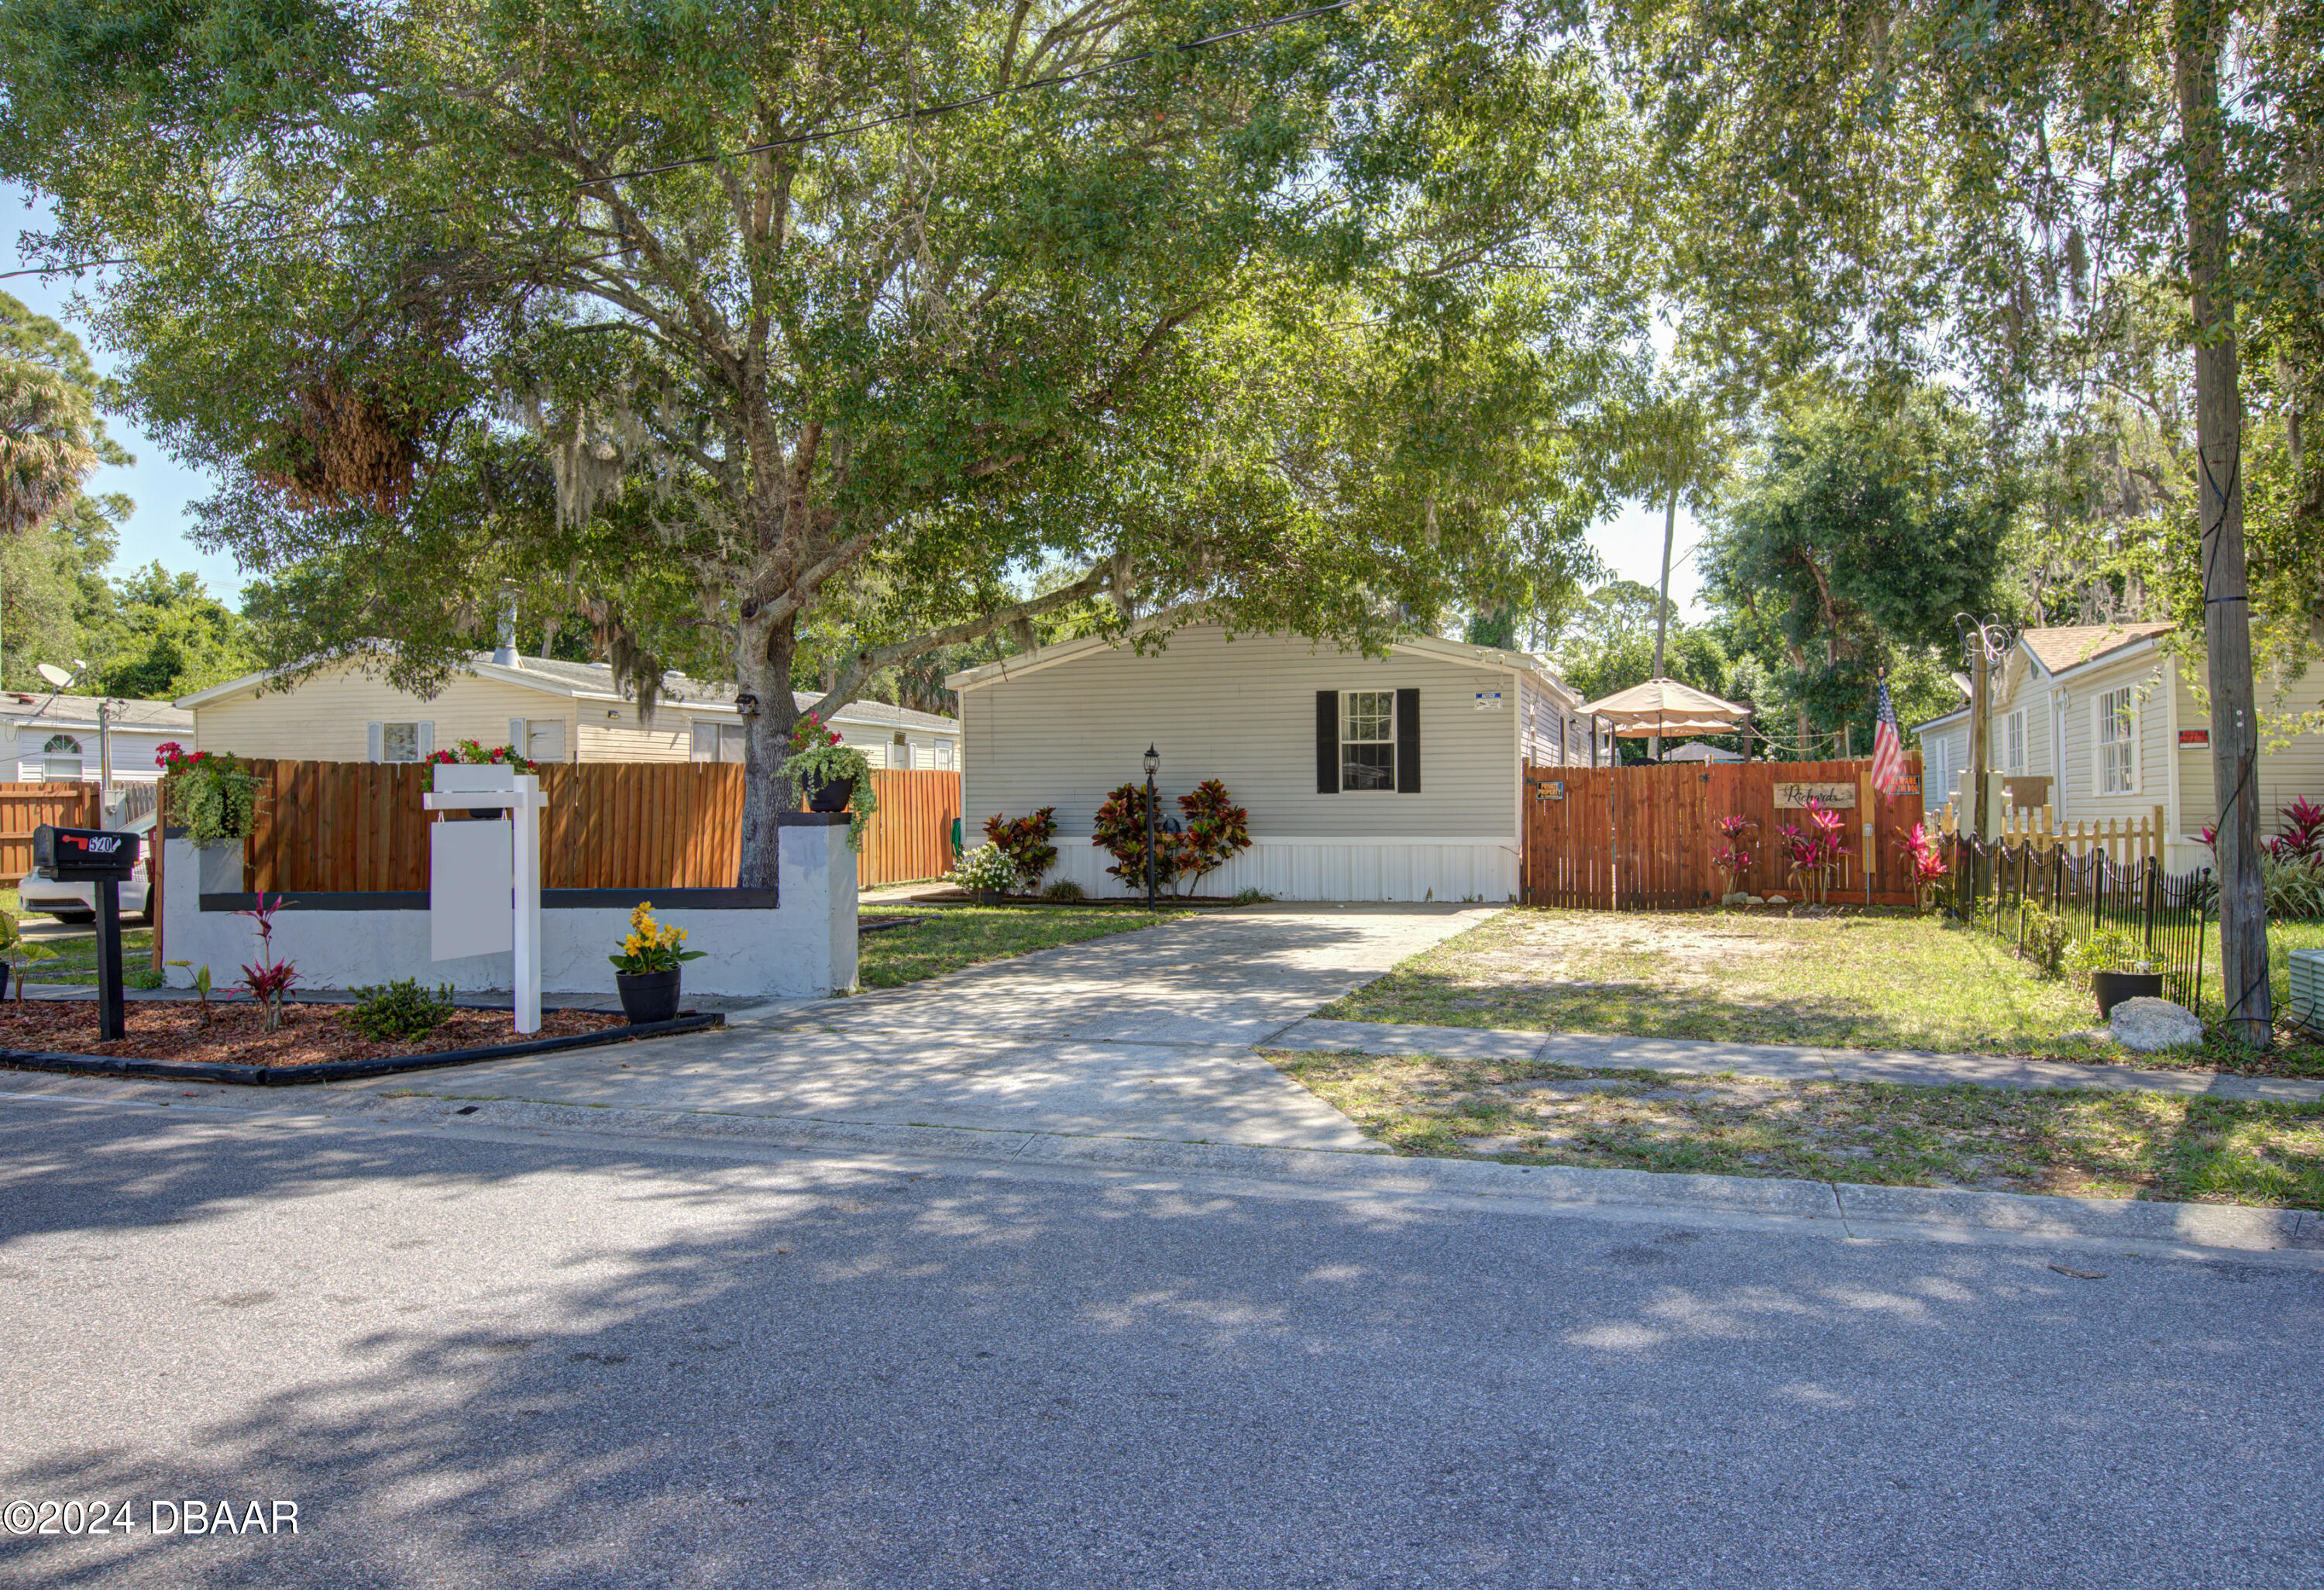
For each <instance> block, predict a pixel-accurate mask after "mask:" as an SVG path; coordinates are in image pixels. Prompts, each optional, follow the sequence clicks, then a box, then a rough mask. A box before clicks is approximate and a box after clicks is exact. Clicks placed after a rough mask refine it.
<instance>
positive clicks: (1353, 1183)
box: [444, 1100, 2324, 1251]
mask: <svg viewBox="0 0 2324 1590" xmlns="http://www.w3.org/2000/svg"><path fill="white" fill-rule="evenodd" d="M444 1108H445V1110H446V1111H447V1112H448V1110H449V1109H450V1108H451V1103H449V1102H447V1103H446V1104H445V1105H444ZM467 1119H468V1120H470V1121H472V1122H474V1123H475V1124H478V1125H493V1126H500V1127H504V1128H512V1129H516V1130H534V1131H555V1132H587V1133H590V1134H592V1135H599V1136H614V1137H623V1138H643V1139H657V1140H662V1141H674V1142H697V1143H703V1144H717V1145H724V1146H733V1147H742V1146H749V1147H756V1148H764V1149H778V1150H796V1151H807V1152H816V1151H822V1152H832V1151H839V1152H855V1153H881V1154H904V1155H917V1156H927V1157H931V1158H936V1159H944V1160H977V1161H986V1162H991V1163H996V1164H1004V1165H1019V1166H1023V1167H1027V1168H1032V1167H1052V1168H1056V1169H1066V1168H1074V1167H1078V1168H1083V1169H1096V1170H1120V1171H1127V1172H1142V1173H1149V1174H1151V1173H1165V1174H1168V1173H1176V1174H1182V1175H1198V1176H1206V1177H1228V1178H1234V1179H1243V1180H1250V1181H1259V1182H1273V1183H1278V1184H1287V1185H1295V1186H1298V1187H1302V1188H1322V1189H1335V1190H1342V1191H1351V1192H1376V1193H1382V1194H1394V1195H1399V1196H1411V1195H1415V1194H1420V1195H1427V1194H1439V1195H1451V1196H1459V1197H1484V1198H1508V1199H1515V1200H1521V1201H1524V1202H1526V1203H1530V1204H1535V1205H1544V1206H1570V1207H1607V1208H1615V1207H1619V1208H1630V1209H1655V1210H1669V1211H1673V1212H1680V1211H1699V1212H1720V1213H1726V1214H1731V1215H1743V1216H1771V1217H1776V1218H1782V1219H1790V1220H1799V1221H1806V1222H1816V1223H1828V1224H1829V1225H1831V1226H1832V1227H1834V1228H1838V1229H1847V1228H1851V1227H1853V1226H1856V1225H1877V1226H1879V1227H1880V1228H1882V1230H1884V1231H1891V1232H1893V1231H1895V1230H1897V1229H1899V1228H1913V1229H1918V1230H1923V1231H1925V1232H1927V1233H1929V1234H1934V1235H1948V1234H1950V1235H1961V1236H1968V1235H1976V1234H1983V1235H2003V1236H2011V1237H2024V1238H2040V1239H2051V1238H2061V1237H2071V1238H2083V1239H2095V1240H2099V1241H2107V1242H2116V1241H2128V1242H2138V1243H2165V1244H2177V1245H2180V1246H2183V1247H2188V1248H2224V1249H2236V1250H2243V1251H2270V1250H2285V1249H2300V1250H2312V1251H2324V1215H2319V1214H2317V1213H2314V1212H2304V1211H2301V1210H2297V1209H2265V1208H2251V1207H2246V1206H2236V1205H2221V1204H2169V1203H2153V1202H2144V1201H2141V1200H2136V1199H2116V1198H2070V1197H2054V1196H2049V1195H2043V1194H2029V1193H1988V1192H1971V1191H1964V1190H1957V1189H1952V1188H1901V1187H1873V1186H1867V1185H1863V1184H1859V1183H1855V1182H1837V1183H1835V1182H1826V1181H1794V1180H1788V1179H1779V1178H1774V1177H1750V1176H1697V1175H1682V1174H1677V1173H1670V1172H1662V1171H1653V1170H1619V1169H1606V1170H1599V1169H1582V1168H1580V1167H1574V1166H1563V1165H1531V1166H1528V1165H1505V1164H1502V1163H1499V1161H1496V1160H1425V1159H1403V1158H1398V1157H1397V1156H1394V1155H1391V1154H1388V1153H1351V1152H1340V1151H1331V1150H1324V1149H1288V1148H1269V1147H1264V1146H1258V1145H1251V1144H1243V1143H1218V1142H1163V1141H1157V1140H1151V1139H1142V1138H1118V1137H1066V1136H1061V1135H1057V1134H1055V1133H1049V1132H982V1131H973V1130H968V1129H964V1128H961V1127H954V1126H915V1125H890V1124H884V1123H871V1122H841V1121H820V1120H813V1119H807V1118H800V1117H790V1116H764V1115H719V1114H695V1113H679V1112H672V1113H663V1112H658V1111H648V1110H631V1109H619V1108H605V1107H598V1106H593V1105H549V1104H530V1103H524V1102H521V1101H516V1100H494V1101H488V1102H485V1103H483V1104H480V1105H476V1106H475V1109H474V1114H471V1115H470V1116H468V1117H467Z"/></svg>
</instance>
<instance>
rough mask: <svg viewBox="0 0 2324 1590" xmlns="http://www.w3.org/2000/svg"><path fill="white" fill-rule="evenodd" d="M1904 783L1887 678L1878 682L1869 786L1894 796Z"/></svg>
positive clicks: (1899, 740) (1901, 750)
mask: <svg viewBox="0 0 2324 1590" xmlns="http://www.w3.org/2000/svg"><path fill="white" fill-rule="evenodd" d="M1872 787H1873V788H1874V789H1876V790H1879V791H1880V792H1881V793H1882V794H1883V795H1894V794H1895V792H1896V791H1897V790H1901V789H1903V788H1904V739H1903V737H1902V736H1901V735H1898V734H1897V732H1896V704H1895V702H1893V701H1891V700H1889V699H1888V681H1887V679H1885V678H1884V679H1882V680H1881V681H1880V711H1879V713H1878V715H1877V722H1875V723H1874V725H1873V726H1872Z"/></svg>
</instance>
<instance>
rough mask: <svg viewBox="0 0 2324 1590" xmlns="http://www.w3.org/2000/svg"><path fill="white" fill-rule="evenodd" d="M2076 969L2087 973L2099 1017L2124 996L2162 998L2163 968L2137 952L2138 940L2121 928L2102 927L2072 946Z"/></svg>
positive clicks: (2107, 1013) (2102, 1017)
mask: <svg viewBox="0 0 2324 1590" xmlns="http://www.w3.org/2000/svg"><path fill="white" fill-rule="evenodd" d="M2073 964H2074V967H2075V969H2076V970H2077V971H2082V972H2088V973H2089V977H2090V995H2091V997H2092V998H2094V999H2096V1000H2097V1001H2098V1020H2100V1021H2105V1020H2106V1019H2107V1017H2108V1016H2110V1015H2112V1014H2114V1007H2115V1006H2116V1005H2118V1004H2120V1003H2122V1002H2123V1001H2124V1000H2126V999H2160V998H2162V997H2163V970H2162V968H2161V967H2160V966H2156V965H2155V963H2154V962H2153V961H2152V960H2149V959H2146V958H2145V957H2144V956H2142V955H2141V954H2140V952H2139V948H2138V940H2137V939H2136V938H2133V937H2132V936H2131V935H2130V934H2128V933H2126V932H2125V931H2123V930H2122V929H2120V928H2106V929H2100V930H2099V931H2098V932H2096V933H2091V934H2089V935H2087V936H2085V937H2084V938H2081V939H2080V941H2078V942H2077V943H2076V944H2075V946H2074V956H2073Z"/></svg>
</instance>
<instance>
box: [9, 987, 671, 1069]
mask: <svg viewBox="0 0 2324 1590" xmlns="http://www.w3.org/2000/svg"><path fill="white" fill-rule="evenodd" d="M624 1024H625V1018H624V1017H623V1016H622V1014H621V1012H618V1011H543V1012H541V1016H540V1031H539V1032H536V1033H532V1034H530V1035H528V1036H529V1037H530V1038H570V1037H576V1036H578V1035H579V1034H582V1033H585V1032H597V1031H604V1029H605V1028H608V1027H620V1026H622V1025H624ZM124 1026H125V1028H126V1029H127V1033H128V1035H127V1036H126V1037H124V1038H123V1039H121V1040H119V1041H117V1042H114V1043H100V1042H98V1041H97V1002H96V1001H94V1000H73V1001H62V1000H26V1001H24V1002H23V1003H21V1004H20V1003H17V1002H16V1001H14V1000H8V1001H5V1002H0V1049H30V1050H39V1051H45V1052H50V1053H65V1054H85V1055H115V1056H121V1057H124V1058H135V1059H150V1060H191V1061H198V1062H204V1063H208V1064H210V1065H227V1066H265V1067H282V1066H310V1065H318V1064H324V1063H327V1062H330V1061H335V1060H381V1059H387V1058H392V1057H395V1056H399V1055H425V1054H442V1053H445V1052H447V1051H449V1050H453V1049H486V1048H490V1047H493V1046H494V1045H498V1044H506V1043H516V1042H521V1041H525V1040H522V1039H520V1038H519V1037H518V1035H517V1032H516V1030H515V1028H514V1026H513V1025H512V1021H511V1017H510V1014H509V1012H506V1011H471V1010H461V1011H455V1012H453V1013H452V1014H451V1015H450V1016H448V1017H447V1018H446V1019H445V1021H444V1022H443V1024H442V1025H441V1026H439V1027H438V1028H437V1029H436V1030H435V1031H432V1032H430V1033H429V1034H428V1035H427V1036H426V1037H425V1038H410V1039H395V1040H390V1041H388V1042H385V1043H374V1042H373V1041H372V1040H370V1039H368V1038H365V1037H364V1035H363V1034H362V1033H360V1032H358V1031H355V1026H354V1024H353V1023H352V1022H351V1021H349V1020H348V1010H347V1007H346V1006H345V1005H325V1004H294V1005H291V1006H289V1007H287V1008H286V1009H285V1010H284V1012H283V1013H282V1025H281V1028H279V1029H278V1030H276V1031H272V1032H269V1031H265V1030H264V1015H263V1012H261V1011H260V1010H259V1008H258V1007H257V1006H256V1005H254V1004H212V1005H211V1006H210V1020H209V1023H208V1025H207V1026H205V1025H203V1023H202V1019H201V1009H200V1006H199V1005H198V1004H197V1003H194V1002H193V1001H190V1000H188V1001H183V1002H180V1001H176V1000H170V1001H161V1000H137V1001H132V1002H131V1003H129V1005H128V1006H127V1007H126V1009H125V1011H124Z"/></svg>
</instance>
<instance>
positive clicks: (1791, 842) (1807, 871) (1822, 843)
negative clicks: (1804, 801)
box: [1777, 800, 1849, 905]
mask: <svg viewBox="0 0 2324 1590" xmlns="http://www.w3.org/2000/svg"><path fill="white" fill-rule="evenodd" d="M1807 814H1808V820H1807V822H1806V823H1805V824H1804V825H1800V824H1794V823H1785V824H1784V826H1783V827H1782V828H1780V829H1778V830H1777V837H1779V838H1780V839H1781V840H1782V842H1783V846H1784V865H1785V866H1786V867H1787V868H1788V869H1789V870H1790V872H1791V875H1792V883H1793V887H1794V888H1795V889H1797V890H1798V891H1799V892H1800V894H1801V895H1802V896H1803V898H1805V899H1808V900H1812V901H1814V902H1815V903H1816V904H1818V905H1821V904H1822V903H1824V900H1825V898H1826V896H1828V895H1829V894H1830V893H1831V884H1832V880H1833V878H1834V877H1835V876H1837V875H1838V874H1839V872H1840V863H1841V862H1843V861H1845V860H1846V859H1847V858H1848V855H1849V850H1848V846H1845V845H1842V844H1841V843H1840V827H1841V818H1840V813H1838V812H1836V811H1833V810H1831V809H1828V808H1826V807H1823V806H1820V805H1818V804H1817V803H1816V802H1814V801H1812V800H1811V801H1809V802H1808V805H1807Z"/></svg>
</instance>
